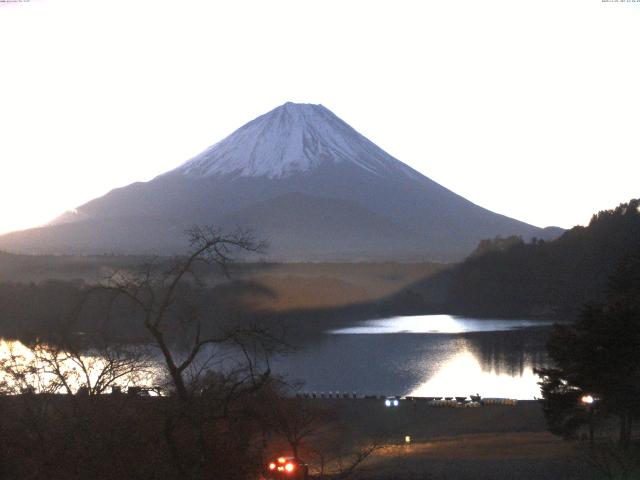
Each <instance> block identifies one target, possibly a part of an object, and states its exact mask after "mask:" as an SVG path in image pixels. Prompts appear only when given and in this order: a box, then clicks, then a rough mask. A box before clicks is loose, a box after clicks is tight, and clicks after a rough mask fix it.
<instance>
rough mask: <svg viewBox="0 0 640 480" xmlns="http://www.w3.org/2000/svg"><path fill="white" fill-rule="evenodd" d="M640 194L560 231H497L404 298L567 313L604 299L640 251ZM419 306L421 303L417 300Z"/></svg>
mask: <svg viewBox="0 0 640 480" xmlns="http://www.w3.org/2000/svg"><path fill="white" fill-rule="evenodd" d="M639 208H640V200H638V199H635V200H631V201H629V202H628V203H624V204H621V205H619V206H618V207H617V208H615V209H612V210H605V211H601V212H599V213H597V214H595V215H594V216H593V217H592V219H591V221H590V223H589V225H588V226H587V227H581V226H578V227H574V228H572V229H571V230H569V231H567V232H566V233H565V234H564V235H562V236H561V237H560V238H558V239H556V240H553V241H549V242H545V241H543V240H536V239H534V240H533V241H532V242H531V243H525V242H523V241H522V240H521V239H520V238H517V237H510V238H497V239H494V240H486V241H483V242H481V243H480V245H479V246H478V248H477V249H476V251H475V252H474V254H472V255H471V256H470V257H469V258H467V260H465V261H464V262H463V263H461V264H460V265H458V266H457V267H455V268H454V269H453V270H450V271H448V272H446V273H445V274H443V275H440V276H438V277H435V278H432V279H428V280H426V281H425V282H422V283H419V284H416V285H414V286H412V287H411V288H410V289H408V290H407V291H405V292H404V293H403V295H402V296H401V297H398V298H402V297H404V298H407V297H409V296H411V297H412V298H413V301H414V304H415V305H416V306H417V305H419V303H420V302H417V301H416V300H417V299H420V300H422V304H423V305H424V306H425V307H426V306H431V307H433V306H434V305H436V306H438V308H439V309H441V310H445V311H448V312H451V313H458V314H468V315H480V316H526V317H551V318H568V317H572V316H574V315H575V314H577V313H578V312H579V311H580V309H581V308H582V306H583V305H584V304H586V303H593V302H598V301H601V300H602V297H603V294H604V291H605V287H606V284H607V281H608V280H607V279H608V277H609V275H610V274H611V273H612V272H613V271H614V269H616V268H618V267H619V266H621V265H624V264H625V263H626V262H627V259H628V258H630V257H631V256H635V255H640V210H639ZM418 308H419V307H418Z"/></svg>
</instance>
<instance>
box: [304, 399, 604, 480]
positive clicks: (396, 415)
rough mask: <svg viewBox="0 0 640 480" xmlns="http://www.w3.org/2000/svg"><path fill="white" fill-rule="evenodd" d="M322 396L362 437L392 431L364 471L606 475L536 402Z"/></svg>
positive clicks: (474, 479)
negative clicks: (549, 427) (391, 403)
mask: <svg viewBox="0 0 640 480" xmlns="http://www.w3.org/2000/svg"><path fill="white" fill-rule="evenodd" d="M310 401H314V400H310ZM315 401H318V402H323V403H325V404H327V406H329V405H330V406H331V407H333V408H335V409H336V411H337V412H338V415H339V417H340V418H341V419H342V420H343V421H344V422H345V423H346V424H348V425H349V426H351V427H353V428H354V429H355V430H356V431H357V432H359V435H360V436H361V439H364V438H367V437H383V438H385V441H384V447H383V448H381V449H379V450H378V451H376V452H375V453H374V454H373V455H372V456H371V457H370V458H369V459H368V460H367V461H366V462H365V464H364V465H363V471H362V477H363V478H389V479H390V478H396V479H423V480H427V479H434V480H451V479H456V480H458V479H459V480H466V479H469V480H479V479H487V480H489V479H495V480H502V479H505V480H506V479H509V480H513V479H525V480H533V479H536V480H537V479H558V480H560V479H566V480H572V479H576V480H577V479H580V480H586V479H596V478H603V477H601V476H599V475H598V473H597V472H596V471H595V470H594V469H593V467H592V466H590V465H589V464H588V462H587V458H586V454H585V449H584V447H582V448H581V447H580V446H579V445H576V444H575V443H570V442H565V441H563V440H561V439H560V438H558V437H556V436H554V435H552V434H550V433H549V432H547V431H546V425H545V421H544V416H543V413H542V409H541V408H540V405H539V404H538V402H536V401H522V402H519V403H518V404H517V406H498V405H493V406H484V407H480V408H465V409H462V408H434V407H431V406H429V405H428V404H426V403H422V402H411V401H401V403H400V406H399V407H398V408H387V407H385V406H384V404H383V401H382V400H348V399H341V400H336V399H333V400H328V399H327V400H315ZM407 435H408V436H410V437H411V443H410V444H406V443H405V436H407Z"/></svg>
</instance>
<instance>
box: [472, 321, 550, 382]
mask: <svg viewBox="0 0 640 480" xmlns="http://www.w3.org/2000/svg"><path fill="white" fill-rule="evenodd" d="M548 334H549V330H548V329H547V328H532V329H526V330H514V331H508V332H483V333H470V334H466V335H465V338H466V340H468V348H469V349H470V350H471V351H472V353H473V355H474V356H475V357H476V358H477V359H478V361H479V362H480V364H481V365H482V369H483V370H486V371H495V372H496V373H498V374H502V373H506V374H508V375H522V374H523V372H524V370H525V368H527V367H540V366H543V365H546V364H548V363H549V358H548V356H547V354H546V351H545V342H546V339H547V336H548Z"/></svg>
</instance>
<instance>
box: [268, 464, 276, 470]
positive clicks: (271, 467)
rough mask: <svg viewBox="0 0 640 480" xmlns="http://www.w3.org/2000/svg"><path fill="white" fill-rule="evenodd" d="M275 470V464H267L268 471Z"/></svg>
mask: <svg viewBox="0 0 640 480" xmlns="http://www.w3.org/2000/svg"><path fill="white" fill-rule="evenodd" d="M275 469H276V464H275V463H273V462H271V463H270V464H269V470H275Z"/></svg>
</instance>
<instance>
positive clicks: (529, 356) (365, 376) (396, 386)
mask: <svg viewBox="0 0 640 480" xmlns="http://www.w3.org/2000/svg"><path fill="white" fill-rule="evenodd" d="M548 332H549V322H544V323H541V322H534V321H528V320H478V319H467V318H454V317H451V316H447V315H434V316H420V317H396V318H390V319H382V320H371V321H367V322H363V323H361V324H358V325H353V326H350V327H345V328H341V329H337V330H332V331H329V332H327V333H326V334H325V335H324V336H323V337H322V339H321V340H320V341H319V342H317V343H315V344H311V345H308V346H307V347H306V349H304V350H302V351H301V352H298V353H296V354H293V355H290V356H288V357H285V358H282V359H277V360H276V361H275V365H274V370H275V371H276V372H279V373H282V374H286V375H287V377H289V378H292V379H299V380H302V381H304V382H305V387H304V390H307V391H317V392H329V391H341V392H344V391H346V392H352V391H356V392H358V393H359V394H366V393H372V394H381V395H396V394H400V395H420V396H465V395H469V394H472V393H474V394H475V393H480V394H481V395H482V396H484V397H510V398H518V399H532V398H534V397H535V396H539V395H540V394H539V388H538V385H537V381H538V377H537V376H536V375H535V374H534V373H533V368H534V367H540V366H546V365H547V364H548V358H547V356H546V353H545V351H544V343H545V340H546V336H547V334H548Z"/></svg>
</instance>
